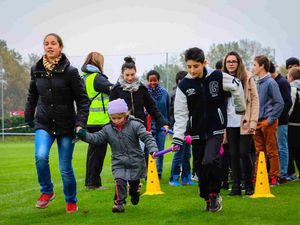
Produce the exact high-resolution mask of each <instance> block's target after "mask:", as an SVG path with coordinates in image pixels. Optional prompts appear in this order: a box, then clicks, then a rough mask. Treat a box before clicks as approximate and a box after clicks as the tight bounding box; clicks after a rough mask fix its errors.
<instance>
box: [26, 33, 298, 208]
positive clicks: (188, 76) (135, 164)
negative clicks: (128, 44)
mask: <svg viewBox="0 0 300 225" xmlns="http://www.w3.org/2000/svg"><path fill="white" fill-rule="evenodd" d="M43 45H44V55H43V57H42V58H41V59H40V60H39V61H38V62H37V63H36V64H35V65H34V66H33V67H32V68H31V81H30V85H29V91H28V98H27V102H26V106H25V121H26V122H27V123H28V125H30V126H31V127H34V128H35V164H36V170H37V175H38V181H39V184H40V192H41V194H40V197H39V198H38V201H37V203H36V207H37V208H46V207H47V206H48V204H49V202H50V201H51V200H53V199H54V198H55V193H54V190H53V184H52V181H51V175H50V167H49V152H50V148H51V146H52V144H53V143H54V141H55V139H56V140H57V145H58V153H59V154H58V155H59V168H60V173H61V176H62V181H63V191H64V195H65V201H66V211H67V212H68V213H72V212H76V211H77V210H78V206H77V198H76V194H77V189H76V179H75V175H74V171H73V167H72V157H73V150H74V140H75V137H76V138H79V139H81V140H83V141H85V142H87V143H88V144H89V145H88V151H87V159H86V177H85V187H86V189H87V190H101V189H105V187H104V186H103V182H102V180H101V171H102V168H103V162H104V159H105V155H106V151H107V145H108V144H109V145H110V148H111V152H112V161H111V166H112V174H113V177H114V180H115V195H114V205H113V207H112V212H124V211H125V208H124V205H125V204H126V198H127V189H129V191H128V193H129V195H130V197H131V203H132V204H133V205H137V204H138V203H139V196H140V190H141V185H140V182H141V179H147V177H146V170H147V157H148V155H149V154H150V155H152V157H154V158H156V157H155V154H153V153H155V152H157V151H159V150H162V149H164V148H165V140H166V134H167V133H168V132H169V131H171V130H170V129H171V128H173V133H174V134H173V141H172V149H173V151H174V157H173V161H172V166H171V175H170V178H169V185H171V186H175V187H176V186H182V185H196V183H195V182H194V181H197V182H198V188H199V195H200V197H201V198H203V199H204V202H205V207H204V211H207V212H218V211H220V210H221V209H222V197H221V195H220V189H221V188H224V189H229V180H230V179H229V177H231V181H232V186H231V190H230V192H229V193H228V194H229V195H230V196H237V195H242V193H243V192H242V190H243V189H245V195H252V194H253V193H254V185H255V178H256V171H255V170H256V166H255V165H256V164H255V162H256V160H257V159H256V158H257V157H256V156H257V155H258V153H259V152H264V153H265V156H266V160H267V165H268V175H269V180H270V184H271V185H272V186H275V185H279V184H280V183H284V182H287V181H290V180H295V179H298V177H296V173H295V171H296V170H295V163H296V166H297V169H298V171H299V169H300V144H299V143H300V142H299V141H297V131H300V100H299V94H300V67H299V60H298V59H297V58H294V57H291V58H289V59H287V60H286V68H287V70H288V74H287V76H286V77H285V76H283V75H281V74H279V73H278V71H277V70H276V67H275V65H274V63H272V62H271V61H270V60H269V59H268V58H267V57H266V56H264V55H259V56H255V58H254V60H253V66H252V70H251V72H250V71H248V70H247V69H246V67H245V65H244V62H243V59H242V57H241V56H240V55H239V54H238V53H237V52H229V53H227V55H226V56H224V59H222V60H220V61H219V62H218V63H217V64H216V66H215V67H216V69H212V68H211V67H210V66H208V62H207V60H206V58H205V55H204V52H203V50H201V49H200V48H197V47H194V48H190V49H187V50H186V51H185V53H184V58H185V62H186V71H179V72H178V73H177V74H176V75H175V74H174V76H175V77H174V80H176V86H175V87H174V89H173V93H172V94H171V95H169V93H168V91H167V90H166V89H165V88H163V87H162V86H161V85H160V74H159V73H158V71H155V70H151V71H149V72H148V73H147V84H143V83H142V82H141V81H140V79H139V77H138V76H137V68H136V65H135V60H134V58H132V57H125V59H124V64H123V65H122V67H121V75H120V77H119V78H118V81H117V83H116V84H112V83H111V82H110V81H109V76H106V75H105V74H104V69H103V68H104V57H103V55H102V54H100V53H98V52H91V53H89V54H88V55H87V57H86V59H85V62H84V63H83V66H82V68H81V75H79V72H78V70H77V69H76V68H74V67H73V66H72V65H70V62H69V60H68V59H67V57H66V55H65V54H64V53H62V50H63V47H64V45H63V41H62V39H61V37H60V36H59V35H57V34H55V33H50V34H48V35H46V36H45V38H44V40H43ZM170 96H171V98H170ZM147 118H150V119H151V123H148V122H147ZM148 121H149V119H148ZM187 135H190V137H191V139H192V144H191V145H189V144H187V143H185V137H186V136H187ZM191 155H192V156H193V157H192V163H190V160H191ZM156 164H157V171H158V176H159V179H161V178H162V176H163V156H160V157H158V158H156ZM191 165H192V166H191ZM180 179H181V182H180ZM193 180H194V181H193Z"/></svg>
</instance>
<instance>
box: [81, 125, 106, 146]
mask: <svg viewBox="0 0 300 225" xmlns="http://www.w3.org/2000/svg"><path fill="white" fill-rule="evenodd" d="M83 141H85V142H87V143H90V144H93V145H102V144H106V143H107V142H108V135H107V132H106V130H105V128H103V129H102V130H100V131H97V132H95V133H89V132H87V133H86V137H85V139H84V140H83Z"/></svg>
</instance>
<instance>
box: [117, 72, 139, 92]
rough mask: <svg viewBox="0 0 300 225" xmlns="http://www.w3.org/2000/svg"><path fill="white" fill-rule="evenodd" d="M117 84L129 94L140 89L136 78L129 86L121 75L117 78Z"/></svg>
mask: <svg viewBox="0 0 300 225" xmlns="http://www.w3.org/2000/svg"><path fill="white" fill-rule="evenodd" d="M119 83H120V85H121V87H122V89H123V90H124V91H129V92H135V91H137V90H138V89H139V87H140V81H139V79H138V78H137V79H136V80H135V81H133V82H132V83H131V84H129V83H127V82H126V81H125V80H124V78H123V76H122V75H121V76H120V77H119Z"/></svg>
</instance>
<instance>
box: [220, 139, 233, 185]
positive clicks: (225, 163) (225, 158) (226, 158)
mask: <svg viewBox="0 0 300 225" xmlns="http://www.w3.org/2000/svg"><path fill="white" fill-rule="evenodd" d="M223 148H224V153H223V155H222V156H221V171H222V172H221V181H222V182H228V177H229V168H231V166H230V152H229V148H228V144H223Z"/></svg>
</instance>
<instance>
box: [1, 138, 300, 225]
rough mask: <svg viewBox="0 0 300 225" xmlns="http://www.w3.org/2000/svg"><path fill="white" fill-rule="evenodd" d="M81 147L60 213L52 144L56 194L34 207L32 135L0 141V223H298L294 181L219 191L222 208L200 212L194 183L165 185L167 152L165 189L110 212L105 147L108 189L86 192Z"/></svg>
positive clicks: (299, 188) (299, 202) (299, 185)
mask: <svg viewBox="0 0 300 225" xmlns="http://www.w3.org/2000/svg"><path fill="white" fill-rule="evenodd" d="M86 149H87V144H85V143H82V142H79V143H77V144H76V147H75V152H74V160H73V165H74V170H75V173H76V178H77V191H78V195H77V197H78V200H79V201H78V206H79V211H78V212H77V213H74V214H66V212H65V203H64V196H63V192H62V182H61V177H60V174H59V169H58V156H57V148H56V144H54V145H53V147H52V149H51V154H50V165H51V175H52V180H53V184H54V190H55V192H56V194H57V197H56V199H55V200H54V201H53V202H51V203H50V204H49V206H48V207H47V208H46V209H36V208H35V207H34V206H35V202H36V200H37V198H38V196H39V185H38V182H37V176H36V171H35V166H34V143H33V140H32V139H30V140H28V139H18V138H14V139H8V140H7V141H6V142H5V143H4V144H3V143H0V224H30V225H31V224H56V225H61V224H105V225H106V224H139V225H141V224H147V225H149V224H153V225H154V224H172V225H173V224H194V225H195V224H230V225H231V224H239V225H244V224H245V225H248V224H249V225H256V224H264V225H274V224H280V225H282V224H293V225H294V224H299V221H300V213H299V210H300V195H299V193H300V182H299V181H295V182H290V183H288V184H284V185H281V186H278V187H274V188H272V189H271V192H272V194H274V195H275V196H276V197H275V198H260V199H250V198H248V197H229V196H227V191H222V193H221V194H222V197H223V210H222V211H221V212H219V213H215V214H214V213H207V212H203V211H202V209H203V208H204V201H203V200H200V198H199V197H198V190H197V189H198V188H197V187H194V186H188V187H187V186H185V187H170V186H168V177H169V175H170V167H171V160H172V153H170V154H167V155H166V158H165V162H164V163H165V164H164V174H163V179H162V181H161V189H162V191H163V192H165V194H164V195H154V196H142V197H141V200H140V203H139V205H137V206H133V205H131V204H130V201H129V200H128V201H127V202H128V204H127V206H126V207H125V209H126V210H125V213H123V214H113V213H112V212H111V208H112V206H113V195H114V183H113V177H112V175H111V168H110V151H108V153H107V157H106V159H105V165H104V169H103V172H102V178H103V184H104V186H106V187H108V188H109V189H108V190H101V191H86V190H85V189H84V177H85V160H86ZM142 191H143V192H144V191H145V185H143V189H142Z"/></svg>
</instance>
